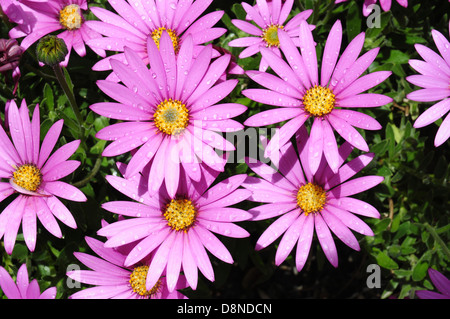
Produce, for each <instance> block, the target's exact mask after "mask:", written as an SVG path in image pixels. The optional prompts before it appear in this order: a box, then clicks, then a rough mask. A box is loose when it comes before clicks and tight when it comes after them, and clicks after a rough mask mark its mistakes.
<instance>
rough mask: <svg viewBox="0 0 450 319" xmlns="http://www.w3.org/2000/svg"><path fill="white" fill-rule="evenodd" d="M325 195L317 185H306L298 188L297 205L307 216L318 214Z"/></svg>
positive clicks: (324, 200) (325, 197)
mask: <svg viewBox="0 0 450 319" xmlns="http://www.w3.org/2000/svg"><path fill="white" fill-rule="evenodd" d="M326 199H327V194H326V192H325V190H324V189H323V188H322V187H320V186H319V185H316V184H312V183H308V184H306V185H303V186H302V187H300V189H299V190H298V193H297V205H298V207H300V208H301V210H302V211H303V212H304V213H305V214H306V215H308V214H309V213H317V212H320V211H321V210H322V209H323V207H324V205H325V202H326Z"/></svg>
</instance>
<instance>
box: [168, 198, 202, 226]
mask: <svg viewBox="0 0 450 319" xmlns="http://www.w3.org/2000/svg"><path fill="white" fill-rule="evenodd" d="M196 216H197V210H196V208H195V206H194V204H193V203H192V201H190V200H189V199H172V200H171V201H170V203H169V204H167V205H166V210H165V212H164V218H165V219H166V220H167V225H168V226H169V227H171V228H172V229H173V230H176V231H184V232H186V231H188V229H189V228H190V227H192V226H193V225H194V223H195V219H196Z"/></svg>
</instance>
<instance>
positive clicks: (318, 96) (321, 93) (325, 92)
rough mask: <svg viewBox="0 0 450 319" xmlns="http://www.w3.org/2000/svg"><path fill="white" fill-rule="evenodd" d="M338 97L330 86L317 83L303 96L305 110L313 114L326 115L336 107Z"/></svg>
mask: <svg viewBox="0 0 450 319" xmlns="http://www.w3.org/2000/svg"><path fill="white" fill-rule="evenodd" d="M335 101H336V97H335V95H334V94H333V91H331V89H329V88H324V87H322V86H317V85H315V86H314V87H313V88H310V89H309V90H308V91H306V93H305V95H304V96H303V105H304V106H305V111H307V112H308V113H309V114H311V115H313V116H324V115H327V114H328V113H330V112H331V111H332V110H333V108H334V103H335Z"/></svg>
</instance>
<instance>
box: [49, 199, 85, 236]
mask: <svg viewBox="0 0 450 319" xmlns="http://www.w3.org/2000/svg"><path fill="white" fill-rule="evenodd" d="M80 192H81V191H80ZM45 202H46V203H47V206H48V208H49V209H50V211H51V212H52V214H53V215H54V216H55V217H56V218H58V219H59V220H60V221H61V222H62V223H64V224H65V225H67V226H69V227H70V228H73V229H76V228H77V223H76V222H75V219H74V218H73V216H72V213H71V212H70V211H69V209H68V208H67V207H66V206H65V205H64V204H63V203H62V202H61V201H60V200H59V199H58V198H56V197H55V196H51V197H47V198H46V200H45Z"/></svg>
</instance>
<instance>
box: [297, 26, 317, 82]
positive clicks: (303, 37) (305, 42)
mask: <svg viewBox="0 0 450 319" xmlns="http://www.w3.org/2000/svg"><path fill="white" fill-rule="evenodd" d="M300 51H301V53H302V58H303V61H304V62H305V66H306V69H307V70H308V74H309V78H310V79H311V84H312V85H317V84H319V80H318V68H317V55H316V48H315V46H314V39H313V36H312V33H311V30H310V28H309V25H308V23H307V22H306V20H302V21H301V22H300Z"/></svg>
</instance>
